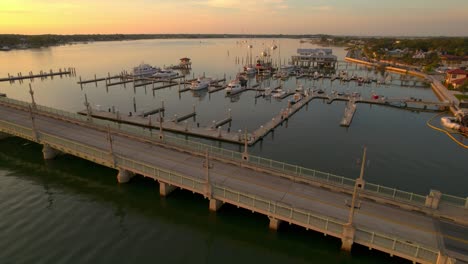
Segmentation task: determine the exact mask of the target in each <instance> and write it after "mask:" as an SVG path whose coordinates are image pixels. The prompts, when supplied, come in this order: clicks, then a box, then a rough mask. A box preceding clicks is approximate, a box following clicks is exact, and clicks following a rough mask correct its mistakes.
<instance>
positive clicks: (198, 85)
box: [190, 77, 211, 91]
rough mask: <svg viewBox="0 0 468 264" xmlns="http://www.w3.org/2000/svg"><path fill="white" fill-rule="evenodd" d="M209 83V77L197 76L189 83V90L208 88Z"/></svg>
mask: <svg viewBox="0 0 468 264" xmlns="http://www.w3.org/2000/svg"><path fill="white" fill-rule="evenodd" d="M210 84H211V78H206V77H198V78H197V79H196V80H195V81H193V82H192V84H191V85H190V90H195V91H196V90H202V89H206V88H208V86H210Z"/></svg>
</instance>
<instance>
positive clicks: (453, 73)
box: [445, 69, 468, 88]
mask: <svg viewBox="0 0 468 264" xmlns="http://www.w3.org/2000/svg"><path fill="white" fill-rule="evenodd" d="M467 80H468V71H466V70H462V69H455V70H450V71H447V73H446V76H445V83H446V84H447V85H449V84H451V85H452V86H453V88H457V87H459V86H460V85H462V84H463V83H464V82H465V81H467Z"/></svg>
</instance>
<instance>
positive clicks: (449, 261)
mask: <svg viewBox="0 0 468 264" xmlns="http://www.w3.org/2000/svg"><path fill="white" fill-rule="evenodd" d="M455 262H456V260H455V259H453V258H451V257H448V256H444V255H442V254H441V253H440V252H439V255H437V261H436V264H455Z"/></svg>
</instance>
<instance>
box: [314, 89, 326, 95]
mask: <svg viewBox="0 0 468 264" xmlns="http://www.w3.org/2000/svg"><path fill="white" fill-rule="evenodd" d="M314 92H316V93H318V94H323V93H325V92H324V91H323V90H322V89H316V90H314Z"/></svg>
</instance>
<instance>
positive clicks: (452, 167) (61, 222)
mask: <svg viewBox="0 0 468 264" xmlns="http://www.w3.org/2000/svg"><path fill="white" fill-rule="evenodd" d="M240 41H241V40H235V39H234V40H233V39H210V40H143V41H128V42H100V43H92V44H88V45H84V44H78V45H72V46H62V47H53V48H47V49H39V50H24V51H10V52H2V53H0V61H1V62H2V63H1V64H0V76H2V77H3V76H6V75H7V73H10V74H15V73H17V72H23V74H25V73H27V72H29V71H30V70H32V71H33V72H39V71H40V70H47V71H48V70H49V69H58V68H64V67H70V66H71V67H75V68H76V71H77V77H72V78H69V77H63V78H60V77H55V78H54V79H53V80H50V79H48V80H44V81H41V80H40V79H36V80H35V81H34V82H33V83H32V86H33V89H34V91H35V94H34V95H35V99H36V102H38V103H39V104H43V105H47V106H51V107H55V108H59V109H64V110H68V111H79V110H83V109H84V105H83V102H84V95H85V94H86V95H87V97H88V99H89V101H90V102H91V105H93V106H95V105H100V107H101V108H104V109H106V108H108V107H111V106H115V107H116V108H118V109H119V110H120V111H121V112H123V113H126V112H128V111H133V110H132V109H133V97H135V99H136V101H137V108H138V110H139V111H141V110H143V109H144V110H149V109H152V108H156V107H159V106H160V105H161V101H162V100H164V103H165V106H166V108H167V113H166V116H168V117H172V116H173V115H174V114H178V115H179V116H180V115H183V114H186V113H188V112H190V111H191V110H192V106H193V105H195V106H196V109H197V113H198V114H197V119H196V121H190V125H194V123H195V122H197V123H200V125H201V126H209V125H210V124H211V122H212V121H213V120H220V119H223V118H224V117H226V115H227V112H228V110H229V109H231V112H232V116H233V123H232V127H231V131H237V130H239V129H245V128H246V129H248V130H249V131H252V130H254V129H256V128H258V127H259V126H260V125H261V124H263V123H265V122H267V121H268V120H270V119H271V118H272V117H273V116H275V115H276V114H277V113H279V111H280V110H281V109H282V108H284V107H286V105H287V102H286V100H283V101H281V102H279V101H276V100H274V99H272V100H265V99H264V98H258V99H255V98H254V92H245V93H243V94H241V95H240V96H238V97H236V98H234V99H233V98H229V97H225V95H224V92H222V91H220V92H217V93H213V94H208V93H203V92H198V93H192V92H190V91H189V92H185V93H182V94H180V95H179V93H178V92H177V90H178V87H177V86H174V87H172V88H167V89H162V90H157V91H155V93H154V95H153V92H152V90H151V87H150V86H148V87H146V89H145V88H144V87H137V88H136V89H133V87H132V85H131V84H129V85H128V86H127V87H124V86H123V85H122V86H113V87H109V89H108V91H106V88H105V85H104V82H101V83H99V84H98V85H97V86H96V85H95V84H94V83H91V84H87V85H84V86H83V90H81V88H80V86H79V85H77V84H76V82H77V81H78V76H81V77H82V78H83V79H92V78H94V74H97V76H98V77H104V76H106V75H107V73H108V72H110V73H111V74H117V73H119V72H121V71H122V70H127V71H129V70H130V69H131V68H132V67H134V66H136V65H137V64H139V63H140V62H142V61H144V62H146V63H150V64H153V65H158V66H163V65H170V64H177V63H178V59H179V58H181V57H185V56H186V57H189V58H191V59H192V62H193V65H192V66H193V71H192V73H193V72H194V75H195V76H199V75H202V74H203V73H205V74H206V75H207V76H211V77H214V78H222V77H223V76H224V74H226V77H227V79H230V77H234V76H235V74H236V72H238V71H239V70H240V69H241V68H242V65H243V64H242V60H244V63H245V61H246V58H245V57H246V56H247V55H248V54H249V50H248V49H247V48H246V45H245V44H244V45H241V44H238V42H240ZM248 42H250V43H252V45H253V49H252V55H253V56H254V57H255V56H257V55H259V53H260V52H261V51H262V50H263V49H264V48H265V49H266V48H268V47H269V46H271V45H272V40H269V39H268V40H260V39H255V40H248ZM276 44H277V45H278V44H279V46H280V49H277V50H275V51H273V52H272V54H271V55H272V58H273V60H274V61H278V60H279V59H281V61H282V62H283V61H284V60H286V61H287V60H288V59H289V58H290V56H291V55H293V54H295V52H296V49H297V48H308V47H311V48H312V47H314V46H313V45H311V44H306V43H303V44H301V43H299V41H298V40H288V39H282V40H281V41H279V40H276ZM333 50H334V54H336V55H338V57H339V60H343V57H344V55H345V54H346V51H345V50H344V49H343V48H333ZM280 53H281V54H280ZM236 57H237V58H239V60H240V61H241V63H240V64H236ZM340 69H347V70H348V71H349V72H353V73H355V74H357V75H360V76H367V75H369V76H375V75H376V76H381V73H374V72H373V71H368V70H367V69H365V68H361V67H359V66H356V65H351V64H350V65H346V64H344V63H341V64H340ZM192 73H191V74H190V76H187V77H192ZM392 76H393V81H392V84H390V85H382V86H379V87H378V86H376V85H375V84H372V85H365V86H357V84H355V83H353V82H351V83H345V84H343V85H341V84H339V83H338V82H336V81H335V82H334V83H330V81H328V80H325V81H323V82H322V81H315V82H314V81H312V80H300V81H299V82H301V83H303V84H304V85H305V86H306V87H310V86H312V85H313V86H316V87H321V88H322V89H324V90H326V91H327V92H331V90H337V91H345V92H354V91H357V92H360V93H361V94H362V95H363V96H364V97H369V96H370V95H371V94H372V93H377V94H380V95H385V96H387V97H398V98H402V97H416V98H422V99H427V100H433V101H437V98H436V97H435V95H434V94H433V92H432V91H431V89H430V88H415V87H401V86H399V85H398V83H399V81H398V79H399V76H398V75H393V74H392ZM251 82H252V83H256V82H257V81H256V80H251ZM28 83H29V81H25V82H24V83H22V84H20V83H18V82H16V83H14V84H9V83H0V92H3V93H6V94H7V95H8V96H9V97H11V98H15V99H20V100H25V101H30V95H29V93H28ZM295 83H296V80H295V79H294V78H290V80H288V81H286V82H285V83H284V85H285V87H286V88H289V89H294V87H295ZM276 84H277V81H276V80H272V81H270V83H263V84H262V85H264V86H268V85H271V86H274V85H276ZM344 106H345V104H344V103H343V102H334V103H333V104H330V105H329V104H326V103H325V102H323V101H321V100H314V101H312V102H311V103H310V104H309V105H308V107H307V108H303V109H302V110H300V111H299V112H298V113H297V114H295V115H294V116H293V118H291V119H290V120H289V122H288V123H287V125H286V124H285V125H283V126H281V127H279V128H278V129H277V130H275V132H274V133H273V134H269V135H268V136H267V137H266V138H265V140H264V141H263V142H260V143H258V144H256V145H255V146H253V147H251V148H250V151H251V153H253V154H255V155H259V156H263V157H268V158H272V159H276V160H281V161H286V162H289V163H293V164H298V165H302V166H305V167H309V168H315V169H319V170H323V171H327V172H331V173H335V174H338V175H343V176H346V177H356V176H357V175H358V173H359V167H360V165H359V164H358V162H357V161H358V160H359V158H360V156H361V153H362V146H363V145H366V146H367V148H368V158H369V160H370V161H369V162H368V166H367V167H366V173H365V179H366V180H367V181H369V182H372V183H377V184H382V185H386V186H390V187H396V188H399V189H403V190H407V191H412V192H417V193H420V194H424V195H425V194H427V193H428V192H429V190H430V189H432V188H433V189H438V190H440V191H442V192H445V193H450V194H454V195H458V196H462V197H466V196H468V190H467V188H466V186H468V178H467V177H466V175H468V168H467V167H466V166H463V164H464V163H465V162H466V160H467V158H468V154H467V152H466V150H463V149H461V148H460V147H458V146H457V145H456V144H455V143H453V142H452V141H450V140H449V139H448V138H447V137H446V136H444V135H443V134H441V133H439V132H436V131H434V130H431V129H430V128H428V127H427V126H426V121H427V120H428V119H429V118H431V117H432V116H433V115H434V114H432V113H416V112H409V111H403V110H399V109H393V108H385V107H380V106H369V105H358V108H357V112H356V115H355V117H354V119H353V122H352V124H351V127H350V128H343V127H340V126H339V122H340V120H341V118H342V116H343V113H344ZM219 145H221V146H223V147H227V148H233V149H239V148H240V147H239V146H233V145H231V144H226V143H220V144H219ZM0 146H1V147H0V181H1V183H0V186H1V187H0V189H1V192H0V201H1V202H0V209H1V210H0V212H1V213H0V219H1V220H0V230H1V232H0V234H1V235H0V246H1V248H2V253H0V263H37V262H42V263H59V262H62V263H70V262H76V263H78V262H80V263H82V262H89V261H92V262H105V263H106V262H113V263H115V262H119V263H128V262H150V261H151V262H154V261H157V260H163V261H166V262H168V263H186V262H189V261H191V262H194V263H207V262H208V263H215V262H219V261H220V259H221V258H222V260H223V261H224V262H233V263H234V262H239V261H243V262H246V261H247V262H252V263H253V262H259V261H262V262H264V261H269V262H271V263H279V262H285V261H286V262H288V263H305V262H308V263H310V262H327V263H386V262H388V263H391V262H400V261H401V260H399V259H395V258H389V257H388V256H386V255H385V254H380V253H376V252H374V251H368V250H367V249H364V248H360V247H356V248H355V249H356V250H354V249H353V253H352V256H349V255H347V254H343V253H340V250H339V247H340V242H339V241H338V240H337V239H333V238H324V237H323V236H322V235H318V234H315V233H313V232H305V231H304V230H303V229H301V228H295V227H292V226H286V225H285V226H283V227H282V228H281V231H280V232H279V233H272V232H270V231H268V230H267V226H268V225H267V223H268V222H267V218H266V217H264V216H260V215H256V214H252V213H250V212H247V211H244V210H240V209H237V208H234V207H229V206H226V207H223V208H222V210H221V211H220V212H218V213H217V214H211V213H209V212H208V209H207V207H208V203H207V201H205V200H203V198H202V197H198V196H194V195H193V194H191V193H188V192H184V191H178V192H176V193H174V195H171V196H170V197H169V198H168V199H161V198H159V196H158V193H157V184H156V183H154V182H153V181H152V180H148V179H140V178H136V180H132V183H131V184H128V185H117V184H116V180H115V175H116V172H115V171H112V170H110V169H106V168H102V167H99V166H97V165H94V164H91V163H89V162H86V161H82V160H79V159H77V158H73V157H68V156H62V157H60V158H58V159H57V160H54V161H49V162H44V161H43V160H42V158H41V153H40V148H39V146H37V145H35V144H30V143H28V142H26V141H24V140H21V139H17V138H10V139H6V140H2V141H0ZM38 260H40V261H38Z"/></svg>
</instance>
